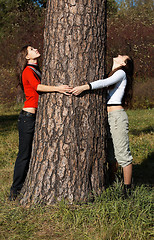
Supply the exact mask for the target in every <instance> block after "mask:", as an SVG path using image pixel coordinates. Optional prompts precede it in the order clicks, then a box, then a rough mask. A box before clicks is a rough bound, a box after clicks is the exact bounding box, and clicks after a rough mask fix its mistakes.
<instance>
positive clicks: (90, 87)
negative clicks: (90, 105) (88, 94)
mask: <svg viewBox="0 0 154 240" xmlns="http://www.w3.org/2000/svg"><path fill="white" fill-rule="evenodd" d="M88 86H89V90H92V86H91V84H90V83H89V82H88Z"/></svg>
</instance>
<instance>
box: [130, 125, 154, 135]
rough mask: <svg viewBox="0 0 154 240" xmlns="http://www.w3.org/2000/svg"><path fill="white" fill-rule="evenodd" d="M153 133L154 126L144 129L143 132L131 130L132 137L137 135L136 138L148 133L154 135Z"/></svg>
mask: <svg viewBox="0 0 154 240" xmlns="http://www.w3.org/2000/svg"><path fill="white" fill-rule="evenodd" d="M152 132H154V128H153V126H148V127H147V128H144V129H142V130H137V129H132V130H130V133H131V134H132V135H135V136H139V135H140V134H142V133H145V134H147V133H152Z"/></svg>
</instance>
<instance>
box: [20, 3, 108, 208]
mask: <svg viewBox="0 0 154 240" xmlns="http://www.w3.org/2000/svg"><path fill="white" fill-rule="evenodd" d="M105 50H106V1H105V0H104V1H102V0H97V1H91V0H88V1H84V0H83V1H81V0H80V1H74V0H67V1H61V0H54V1H53V0H52V1H51V0H50V1H48V6H47V18H46V25H45V33H44V63H43V79H42V83H44V84H50V85H55V84H56V85H57V84H69V85H71V86H76V85H80V84H84V83H86V82H87V81H93V80H96V79H99V78H102V77H103V75H104V65H105ZM104 105H105V104H104ZM104 113H105V107H104V108H103V105H102V91H97V92H95V93H89V92H87V93H86V94H84V95H82V96H79V97H74V96H72V97H68V96H65V95H61V94H57V93H53V94H44V95H42V96H41V98H40V102H39V109H38V114H37V120H36V131H35V136H34V142H33V151H32V158H31V163H30V168H29V172H28V175H27V178H26V182H25V185H24V187H23V189H22V199H21V203H22V204H27V203H28V202H39V201H43V202H46V203H54V202H56V201H60V200H62V199H63V198H64V199H67V200H68V201H69V202H72V201H77V202H78V201H79V202H81V201H87V200H88V198H89V197H90V194H91V193H92V192H93V193H94V194H100V192H101V191H102V189H103V187H104V181H105V180H104V166H105V152H104V149H105V138H104V134H105V115H104Z"/></svg>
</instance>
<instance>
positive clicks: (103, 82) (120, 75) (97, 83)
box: [70, 70, 126, 95]
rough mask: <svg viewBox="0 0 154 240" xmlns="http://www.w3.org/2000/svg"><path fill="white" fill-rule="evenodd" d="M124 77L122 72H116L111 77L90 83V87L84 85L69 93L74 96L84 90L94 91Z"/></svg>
mask: <svg viewBox="0 0 154 240" xmlns="http://www.w3.org/2000/svg"><path fill="white" fill-rule="evenodd" d="M125 76H126V73H125V72H124V71H123V70H118V71H116V72H115V73H114V74H113V75H112V76H111V77H108V78H106V79H101V80H97V81H94V82H91V83H90V85H89V84H86V85H82V86H77V87H74V88H73V89H72V90H71V91H70V92H71V93H72V94H74V95H79V94H80V93H82V92H83V91H85V90H90V89H91V90H95V89H101V88H104V87H108V86H111V85H113V84H115V83H117V82H119V81H121V80H123V78H124V77H125ZM90 86H91V87H90Z"/></svg>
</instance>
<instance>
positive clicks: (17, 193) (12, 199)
mask: <svg viewBox="0 0 154 240" xmlns="http://www.w3.org/2000/svg"><path fill="white" fill-rule="evenodd" d="M18 195H19V192H13V191H10V195H9V197H8V200H9V201H15V200H16V198H17V196H18Z"/></svg>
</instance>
